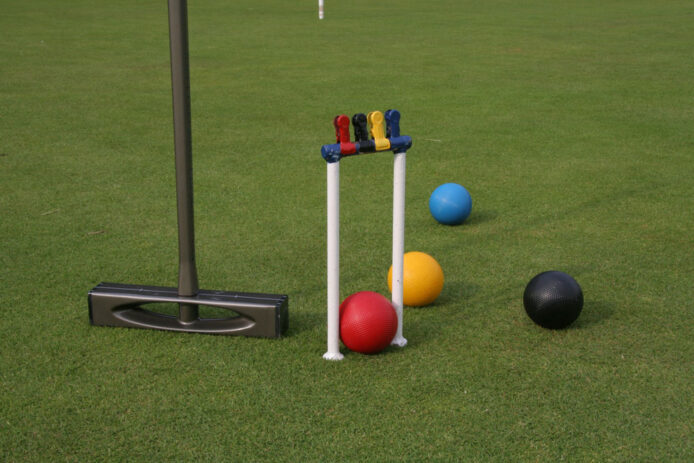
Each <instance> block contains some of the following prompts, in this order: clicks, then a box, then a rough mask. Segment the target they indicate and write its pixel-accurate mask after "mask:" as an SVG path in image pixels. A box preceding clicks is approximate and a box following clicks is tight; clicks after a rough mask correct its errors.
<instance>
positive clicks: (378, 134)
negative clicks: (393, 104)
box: [366, 111, 390, 151]
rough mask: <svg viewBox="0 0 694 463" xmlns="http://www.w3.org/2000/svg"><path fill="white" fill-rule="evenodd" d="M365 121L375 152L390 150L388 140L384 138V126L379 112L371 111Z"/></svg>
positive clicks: (381, 114) (383, 120)
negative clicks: (367, 123) (367, 124)
mask: <svg viewBox="0 0 694 463" xmlns="http://www.w3.org/2000/svg"><path fill="white" fill-rule="evenodd" d="M366 120H367V121H368V122H369V132H370V133H371V137H372V138H373V139H374V145H375V146H376V151H386V150H389V149H390V140H388V139H387V138H386V125H385V119H384V118H383V113H382V112H381V111H371V112H370V113H369V114H368V115H367V116H366Z"/></svg>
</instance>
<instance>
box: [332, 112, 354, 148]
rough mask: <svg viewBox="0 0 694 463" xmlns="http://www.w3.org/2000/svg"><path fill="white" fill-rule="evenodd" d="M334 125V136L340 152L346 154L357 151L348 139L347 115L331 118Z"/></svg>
mask: <svg viewBox="0 0 694 463" xmlns="http://www.w3.org/2000/svg"><path fill="white" fill-rule="evenodd" d="M333 125H334V126H335V136H336V138H337V142H338V143H339V144H340V154H342V155H343V156H346V155H348V154H354V153H356V152H357V146H356V145H355V144H354V143H351V142H350V141H349V117H347V116H345V115H344V114H340V115H339V116H335V119H333Z"/></svg>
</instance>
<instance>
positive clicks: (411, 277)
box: [388, 251, 443, 306]
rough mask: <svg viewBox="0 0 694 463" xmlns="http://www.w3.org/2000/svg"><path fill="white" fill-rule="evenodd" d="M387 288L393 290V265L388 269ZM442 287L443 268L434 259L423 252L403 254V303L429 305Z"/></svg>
mask: <svg viewBox="0 0 694 463" xmlns="http://www.w3.org/2000/svg"><path fill="white" fill-rule="evenodd" d="M388 288H389V289H390V291H391V293H392V292H393V266H392V265H391V267H390V270H388ZM442 289H443V270H441V266H440V265H439V263H438V262H436V259H434V258H433V257H431V256H430V255H429V254H425V253H423V252H417V251H413V252H408V253H406V254H405V260H404V268H403V304H404V305H409V306H423V305H429V304H431V303H432V302H434V301H435V300H436V298H437V297H439V294H441V290H442Z"/></svg>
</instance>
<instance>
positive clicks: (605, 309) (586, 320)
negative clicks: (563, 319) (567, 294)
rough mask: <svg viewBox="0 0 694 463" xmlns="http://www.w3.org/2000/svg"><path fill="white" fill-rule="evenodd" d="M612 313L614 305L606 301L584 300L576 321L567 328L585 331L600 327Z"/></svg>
mask: <svg viewBox="0 0 694 463" xmlns="http://www.w3.org/2000/svg"><path fill="white" fill-rule="evenodd" d="M613 313H614V304H612V303H611V302H608V301H593V300H590V299H589V300H586V301H584V303H583V310H582V311H581V315H580V316H579V317H578V319H577V320H576V321H575V322H574V323H573V324H572V325H571V326H570V327H569V329H577V330H582V329H587V328H591V327H593V326H596V325H601V324H603V323H604V322H606V321H607V320H609V319H610V318H612V314H613Z"/></svg>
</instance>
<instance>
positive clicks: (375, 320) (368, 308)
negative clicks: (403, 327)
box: [340, 291, 398, 354]
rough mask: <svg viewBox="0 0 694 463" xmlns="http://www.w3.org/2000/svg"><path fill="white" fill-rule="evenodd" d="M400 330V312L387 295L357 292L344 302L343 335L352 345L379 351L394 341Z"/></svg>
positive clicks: (357, 349) (356, 348) (367, 351)
mask: <svg viewBox="0 0 694 463" xmlns="http://www.w3.org/2000/svg"><path fill="white" fill-rule="evenodd" d="M397 330H398V316H397V314H396V313H395V309H394V308H393V305H392V304H391V303H390V301H389V300H388V299H386V298H385V297H384V296H383V295H381V294H378V293H374V292H372V291H360V292H358V293H354V294H352V295H351V296H349V297H348V298H346V299H345V300H344V301H342V304H340V339H342V342H343V343H344V344H345V346H347V348H348V349H350V350H353V351H355V352H360V353H362V354H375V353H377V352H380V351H382V350H383V349H385V348H386V347H388V346H389V345H390V342H391V341H392V340H393V338H394V337H395V333H396V331H397Z"/></svg>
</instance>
